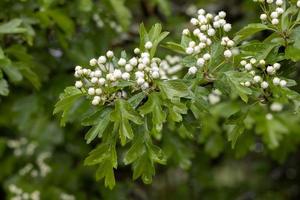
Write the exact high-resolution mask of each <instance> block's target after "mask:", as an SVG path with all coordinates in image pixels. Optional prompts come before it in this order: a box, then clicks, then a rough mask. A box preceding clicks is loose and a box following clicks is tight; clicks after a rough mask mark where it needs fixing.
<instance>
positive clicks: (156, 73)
mask: <svg viewBox="0 0 300 200" xmlns="http://www.w3.org/2000/svg"><path fill="white" fill-rule="evenodd" d="M151 76H152V78H154V79H158V78H159V72H158V71H154V72H152V74H151Z"/></svg>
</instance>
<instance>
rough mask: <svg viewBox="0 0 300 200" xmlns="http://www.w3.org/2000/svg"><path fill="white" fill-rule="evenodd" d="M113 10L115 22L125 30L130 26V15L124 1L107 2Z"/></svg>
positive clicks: (113, 0)
mask: <svg viewBox="0 0 300 200" xmlns="http://www.w3.org/2000/svg"><path fill="white" fill-rule="evenodd" d="M107 1H108V2H109V3H110V4H111V6H112V8H113V10H114V14H115V15H116V17H117V20H118V21H119V22H120V24H121V25H122V27H123V28H124V29H125V30H127V29H128V28H129V25H130V20H131V14H130V11H129V10H128V8H127V7H126V6H125V5H124V3H125V1H124V0H107Z"/></svg>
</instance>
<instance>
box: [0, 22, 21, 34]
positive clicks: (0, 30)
mask: <svg viewBox="0 0 300 200" xmlns="http://www.w3.org/2000/svg"><path fill="white" fill-rule="evenodd" d="M21 23H22V20H21V19H12V20H10V21H9V22H6V23H4V24H1V25H0V34H13V33H24V32H26V29H25V28H22V27H20V25H21Z"/></svg>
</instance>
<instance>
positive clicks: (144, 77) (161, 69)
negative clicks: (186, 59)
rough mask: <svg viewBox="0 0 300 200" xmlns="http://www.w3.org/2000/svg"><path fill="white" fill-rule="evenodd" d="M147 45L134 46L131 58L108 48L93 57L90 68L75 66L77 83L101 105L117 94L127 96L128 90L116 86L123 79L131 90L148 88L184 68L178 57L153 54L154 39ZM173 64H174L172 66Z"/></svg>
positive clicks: (94, 103)
mask: <svg viewBox="0 0 300 200" xmlns="http://www.w3.org/2000/svg"><path fill="white" fill-rule="evenodd" d="M144 47H145V51H143V52H142V51H141V50H140V49H139V48H136V49H134V53H135V54H136V56H134V57H131V58H130V59H126V58H124V57H121V58H116V57H115V55H114V52H112V51H107V52H106V55H102V56H100V57H99V58H98V59H96V58H92V59H91V60H90V62H89V64H90V67H89V68H83V67H81V66H76V67H75V74H74V76H75V77H76V78H77V79H78V80H77V81H76V82H75V87H77V88H79V89H82V90H84V91H85V92H86V93H87V95H88V96H89V97H90V98H91V101H92V104H93V105H99V104H105V103H106V102H111V101H113V100H114V99H115V98H127V93H126V91H124V90H119V91H117V92H116V91H115V90H114V89H113V88H114V87H116V86H118V85H119V84H120V83H122V82H123V83H124V82H126V83H128V84H129V85H130V89H131V91H137V90H148V89H150V88H151V87H152V86H153V82H154V81H155V80H157V79H161V80H165V79H169V75H172V74H175V73H177V72H178V71H179V70H181V68H182V66H181V65H180V64H178V63H179V61H180V59H179V58H178V57H175V58H174V57H167V59H166V60H163V61H162V60H161V59H160V58H156V57H151V56H150V50H151V49H152V47H153V44H152V42H150V41H148V42H146V43H145V45H144ZM172 64H174V67H171V65H172ZM176 64H177V65H176ZM125 85H126V84H125Z"/></svg>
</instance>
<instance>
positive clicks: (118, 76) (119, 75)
mask: <svg viewBox="0 0 300 200" xmlns="http://www.w3.org/2000/svg"><path fill="white" fill-rule="evenodd" d="M113 75H114V77H115V78H116V79H118V78H121V77H122V71H121V70H119V69H116V70H115V71H114V73H113Z"/></svg>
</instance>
